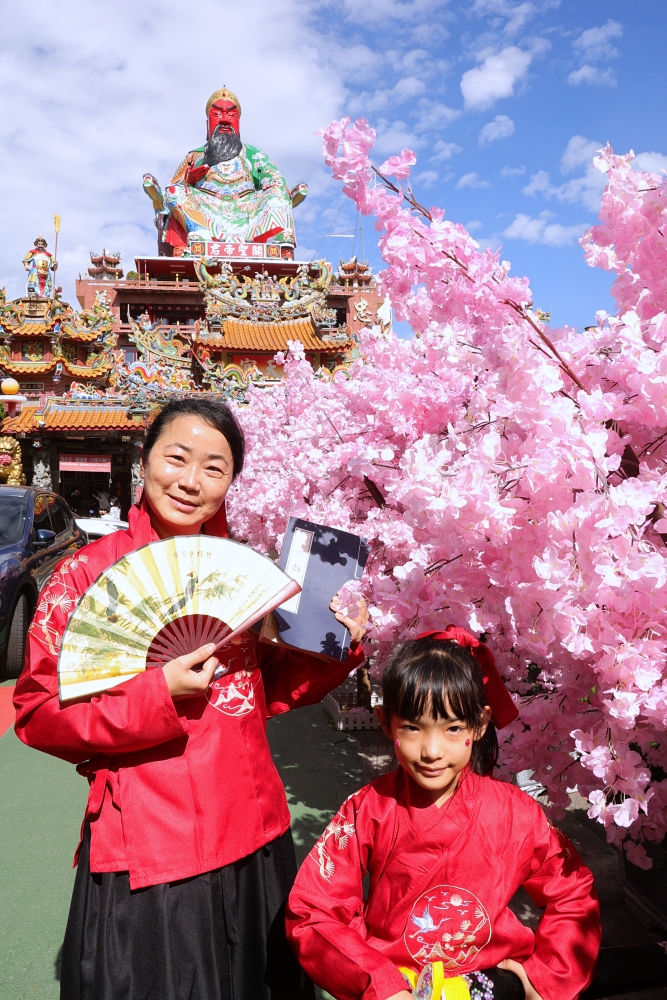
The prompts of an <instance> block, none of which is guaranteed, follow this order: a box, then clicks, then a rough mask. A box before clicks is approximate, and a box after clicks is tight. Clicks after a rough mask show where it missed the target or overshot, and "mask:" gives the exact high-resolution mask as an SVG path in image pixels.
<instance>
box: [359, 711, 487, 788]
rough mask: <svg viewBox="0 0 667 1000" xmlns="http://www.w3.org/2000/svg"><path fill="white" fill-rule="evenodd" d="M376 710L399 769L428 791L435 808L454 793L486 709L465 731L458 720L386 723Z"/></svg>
mask: <svg viewBox="0 0 667 1000" xmlns="http://www.w3.org/2000/svg"><path fill="white" fill-rule="evenodd" d="M376 711H377V713H378V716H379V718H380V722H381V723H382V728H383V729H384V731H385V733H386V735H387V736H389V737H390V738H391V741H392V743H393V744H394V751H395V753H396V757H397V759H398V762H399V764H400V765H401V767H403V768H404V769H405V770H406V771H407V772H408V774H409V775H410V777H411V778H414V780H415V781H416V782H417V784H418V785H419V786H420V787H421V788H423V789H424V790H425V791H426V792H428V794H429V796H430V798H431V800H432V802H434V803H435V804H436V806H440V805H442V803H443V802H445V801H446V800H447V799H448V798H449V797H450V795H452V794H453V793H454V791H455V789H456V785H457V782H458V777H459V775H460V773H461V771H462V770H463V768H464V767H465V766H466V764H468V763H469V761H470V757H471V754H472V748H473V743H474V742H475V740H479V739H481V738H482V736H483V735H484V733H485V732H486V727H487V725H488V713H490V709H489V708H488V706H487V708H486V709H485V711H486V712H487V714H486V715H485V716H484V717H483V718H482V719H480V727H479V729H478V730H472V729H469V728H468V726H467V725H466V723H465V722H460V721H459V720H458V719H434V718H432V717H431V716H429V715H423V716H422V717H421V718H420V719H417V720H416V721H410V720H409V719H401V718H392V719H391V720H387V719H386V718H385V717H384V712H383V711H382V710H381V708H380V706H378V708H377V709H376ZM448 714H450V712H449V709H448ZM451 714H453V713H451Z"/></svg>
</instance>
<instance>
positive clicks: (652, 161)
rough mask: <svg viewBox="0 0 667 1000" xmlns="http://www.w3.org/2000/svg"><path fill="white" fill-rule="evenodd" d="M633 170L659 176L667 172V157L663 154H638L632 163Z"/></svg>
mask: <svg viewBox="0 0 667 1000" xmlns="http://www.w3.org/2000/svg"><path fill="white" fill-rule="evenodd" d="M632 169H633V170H648V171H650V173H653V174H659V173H660V172H661V171H662V170H667V156H665V155H664V154H663V153H637V155H636V156H635V158H634V160H633V161H632Z"/></svg>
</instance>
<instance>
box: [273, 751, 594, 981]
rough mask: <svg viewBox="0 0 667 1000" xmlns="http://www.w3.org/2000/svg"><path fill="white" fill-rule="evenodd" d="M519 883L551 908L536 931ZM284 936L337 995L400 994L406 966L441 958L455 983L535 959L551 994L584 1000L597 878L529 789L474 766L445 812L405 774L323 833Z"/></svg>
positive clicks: (530, 970) (366, 796)
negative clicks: (521, 903) (527, 922)
mask: <svg viewBox="0 0 667 1000" xmlns="http://www.w3.org/2000/svg"><path fill="white" fill-rule="evenodd" d="M366 872H369V875H370V883H369V890H368V898H367V899H366V900H365V901H364V892H363V888H362V879H363V877H364V874H365V873H366ZM519 886H523V887H524V888H525V889H526V890H527V892H528V893H529V895H530V896H531V897H532V899H533V900H534V901H535V903H536V904H537V905H538V906H539V907H545V910H544V914H543V916H542V919H541V921H540V924H539V927H538V929H537V931H536V932H535V933H533V931H532V930H530V929H529V928H528V927H526V926H524V925H523V924H522V923H521V922H520V921H519V920H518V919H517V918H516V917H515V916H514V914H513V913H512V911H511V910H510V909H509V908H508V903H509V901H510V900H511V898H512V896H513V895H514V893H515V892H516V890H517V889H518V888H519ZM287 933H288V939H289V941H290V943H291V945H292V947H293V948H294V950H295V952H296V954H297V957H298V959H299V961H300V963H301V965H302V967H303V968H304V969H305V971H306V972H307V973H308V975H309V976H310V977H311V978H312V979H313V980H314V981H315V982H316V983H318V984H319V985H321V986H323V987H324V988H325V989H326V990H328V991H329V992H330V993H333V995H334V996H336V997H338V998H339V1000H361V998H363V1000H386V998H387V997H391V996H393V994H395V993H400V991H401V990H404V989H406V988H407V987H406V981H405V979H404V978H403V976H402V975H401V973H400V972H399V971H398V970H399V967H404V968H406V969H411V970H413V971H414V972H420V971H421V969H422V968H423V966H424V965H426V964H428V963H435V962H442V963H443V964H444V968H445V974H446V975H448V976H452V977H453V976H458V975H460V974H462V973H465V972H470V971H473V970H477V969H486V968H491V967H492V966H496V965H497V964H498V963H499V962H501V961H502V960H503V959H505V958H513V959H515V960H516V961H518V962H521V963H523V964H524V967H525V970H526V973H527V974H528V977H529V979H530V981H531V982H532V983H533V985H534V986H535V988H536V990H537V991H538V993H539V994H540V996H541V997H542V1000H574V998H575V997H577V996H578V994H579V993H580V992H581V991H582V990H583V989H584V988H585V986H586V985H587V984H588V981H589V979H590V977H591V972H592V970H593V967H594V964H595V959H596V956H597V953H598V949H599V946H600V937H601V930H600V919H599V906H598V902H597V898H596V895H595V890H594V888H593V876H592V874H591V872H590V871H589V870H588V869H587V868H585V867H584V866H583V865H582V863H581V860H580V858H579V856H578V854H577V852H576V850H575V849H574V847H573V846H572V844H571V843H570V841H569V840H568V839H567V838H566V837H565V836H564V835H563V834H562V833H561V832H560V831H559V830H558V829H556V828H555V827H553V826H551V825H550V824H549V822H548V820H547V819H546V817H545V815H544V813H543V812H542V809H541V808H540V806H539V805H538V804H537V803H536V802H534V801H533V800H532V799H531V798H530V797H529V796H528V795H526V794H525V793H524V792H522V791H520V790H519V789H518V788H516V787H514V786H513V785H510V784H506V783H505V782H501V781H496V780H494V779H493V778H489V777H478V776H477V775H475V774H474V773H472V772H471V771H470V770H465V771H464V772H462V775H461V779H460V783H459V787H458V789H457V791H456V792H455V794H454V795H453V797H452V798H450V799H449V800H448V801H447V802H445V804H444V805H443V806H441V807H440V808H437V807H436V806H434V805H433V804H430V800H429V799H428V797H426V795H425V793H424V792H423V790H422V789H420V788H419V786H418V785H417V784H416V783H415V782H413V781H412V779H411V778H410V777H409V776H408V775H407V774H406V773H405V772H404V771H403V769H402V768H399V769H398V770H397V771H393V772H391V773H389V774H387V775H384V776H383V777H381V778H378V779H377V780H376V781H374V782H373V783H372V784H370V785H367V786H366V787H364V788H362V789H361V790H360V791H359V792H357V793H356V794H355V795H352V796H351V797H350V798H349V799H348V800H347V801H346V802H345V803H344V804H343V806H342V807H341V809H340V811H339V812H338V814H337V815H336V816H335V817H334V819H333V820H332V821H331V823H330V824H329V826H328V827H327V828H326V830H325V832H324V834H323V836H322V837H321V838H320V840H319V841H318V843H317V844H316V845H315V847H314V848H313V850H312V851H311V852H310V854H309V856H308V857H307V858H306V860H305V862H304V864H303V865H302V867H301V870H300V871H299V874H298V875H297V879H296V882H295V884H294V888H293V889H292V892H291V895H290V897H289V903H288V911H287Z"/></svg>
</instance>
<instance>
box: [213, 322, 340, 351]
mask: <svg viewBox="0 0 667 1000" xmlns="http://www.w3.org/2000/svg"><path fill="white" fill-rule="evenodd" d="M288 340H299V341H300V342H301V344H302V346H303V348H304V350H306V351H318V352H321V353H324V354H339V353H340V352H341V351H344V350H346V348H348V347H349V346H350V342H349V341H348V340H344V341H341V340H324V339H323V337H322V335H321V334H320V333H319V332H318V330H317V328H316V327H315V324H314V323H313V321H312V320H310V319H297V320H293V321H292V322H290V323H257V322H252V321H248V320H237V319H227V320H225V321H224V322H223V323H222V327H221V331H220V333H210V332H208V333H204V332H200V333H199V334H198V336H197V344H200V345H202V346H205V347H209V348H211V347H212V348H214V349H215V350H224V351H266V352H267V353H273V354H276V353H277V352H278V351H288V350H289V345H288V343H287V342H288Z"/></svg>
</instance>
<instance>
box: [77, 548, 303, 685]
mask: <svg viewBox="0 0 667 1000" xmlns="http://www.w3.org/2000/svg"><path fill="white" fill-rule="evenodd" d="M221 567H223V568H221ZM299 590H300V587H299V585H298V584H297V583H295V582H294V581H293V580H290V578H289V577H288V576H286V575H285V574H284V573H283V572H282V570H280V569H278V567H277V566H276V565H275V564H274V563H273V562H272V561H271V560H270V559H267V558H266V557H265V556H262V555H260V554H259V553H257V552H254V551H253V550H252V549H249V548H248V547H247V546H245V545H241V544H239V543H238V542H232V541H230V540H229V539H223V538H207V537H205V536H189V535H188V536H182V537H176V538H168V539H165V540H163V541H159V542H153V543H151V544H150V545H145V546H144V547H143V548H141V549H138V550H136V551H135V552H131V553H129V554H128V555H126V556H124V557H123V558H122V559H120V560H119V561H118V562H117V563H115V565H113V566H111V567H110V568H109V569H108V570H106V571H105V572H104V573H103V574H102V575H101V576H100V577H99V578H98V579H97V580H96V581H95V582H94V583H93V584H92V585H91V586H90V587H89V588H88V590H87V591H86V593H85V594H84V595H83V597H82V598H81V601H80V602H79V604H78V606H77V608H76V610H75V611H74V613H73V614H72V617H71V619H70V621H69V624H68V627H67V631H66V633H65V636H64V638H63V643H62V648H61V652H60V657H59V661H58V678H59V693H60V700H61V701H63V702H64V701H71V700H73V699H76V698H82V697H87V696H90V695H92V694H96V693H98V692H100V691H105V690H108V689H109V688H110V687H114V686H115V685H116V684H121V683H122V682H123V681H125V680H127V679H128V678H129V677H133V676H134V675H135V674H138V673H141V672H142V671H144V670H146V669H151V668H153V667H158V666H162V665H163V664H164V663H167V662H169V661H170V660H171V659H173V658H174V657H176V656H180V655H182V654H184V653H189V652H192V651H193V650H195V649H197V648H199V647H201V646H202V645H204V644H205V643H208V642H215V643H221V642H223V641H224V640H226V639H227V640H229V639H231V638H232V637H233V636H234V635H236V634H237V633H238V632H240V631H243V630H244V629H246V628H248V627H249V626H250V625H251V624H253V622H255V621H257V620H258V619H259V618H261V617H262V616H263V615H265V614H266V613H267V611H270V610H272V609H273V608H275V607H277V605H278V604H280V603H282V602H283V601H284V600H286V599H287V598H289V597H291V596H292V595H293V594H296V593H298V592H299Z"/></svg>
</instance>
